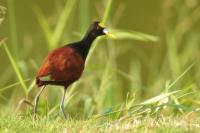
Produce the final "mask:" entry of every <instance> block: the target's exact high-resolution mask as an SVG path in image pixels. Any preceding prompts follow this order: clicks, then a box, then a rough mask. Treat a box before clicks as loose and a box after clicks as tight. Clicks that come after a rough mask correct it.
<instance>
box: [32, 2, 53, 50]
mask: <svg viewBox="0 0 200 133" xmlns="http://www.w3.org/2000/svg"><path fill="white" fill-rule="evenodd" d="M33 10H34V12H35V15H36V18H37V20H38V22H39V24H40V26H41V28H42V31H43V32H44V36H45V39H46V41H47V43H48V44H49V45H48V46H50V40H51V37H52V31H51V29H50V26H49V24H48V21H47V19H46V18H45V16H44V14H43V13H42V11H41V10H40V8H39V7H37V6H34V7H33Z"/></svg>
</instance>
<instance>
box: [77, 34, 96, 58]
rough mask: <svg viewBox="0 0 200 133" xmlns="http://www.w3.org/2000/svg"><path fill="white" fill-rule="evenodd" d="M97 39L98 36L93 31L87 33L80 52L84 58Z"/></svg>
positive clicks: (81, 43)
mask: <svg viewBox="0 0 200 133" xmlns="http://www.w3.org/2000/svg"><path fill="white" fill-rule="evenodd" d="M95 39H96V36H94V35H93V34H92V33H87V34H86V35H85V36H84V37H83V39H82V40H81V42H80V46H79V47H80V49H79V52H80V54H81V56H82V57H83V58H84V59H86V57H87V55H88V52H89V50H90V47H91V45H92V43H93V41H94V40H95Z"/></svg>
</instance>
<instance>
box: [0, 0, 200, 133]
mask: <svg viewBox="0 0 200 133" xmlns="http://www.w3.org/2000/svg"><path fill="white" fill-rule="evenodd" d="M127 2H128V1H127ZM93 4H94V5H96V6H94V7H95V8H91V5H93ZM123 4H124V5H126V7H125V8H123ZM135 4H137V2H135V3H134V4H133V5H135ZM144 4H145V3H144ZM152 4H153V3H152ZM18 5H20V3H19V4H18ZM45 5H46V3H45ZM153 5H154V4H153ZM5 6H6V7H8V9H7V10H5V9H6V8H4V7H2V6H0V15H1V16H0V26H2V27H3V25H4V24H7V25H5V26H4V27H6V28H7V29H6V30H5V29H4V30H1V31H6V32H8V34H7V37H8V40H7V41H6V40H5V39H3V38H0V50H1V51H0V53H1V54H2V56H1V57H0V59H1V60H2V62H3V63H2V65H1V66H0V72H1V76H0V82H1V84H0V85H1V86H0V99H1V102H0V106H1V107H0V117H1V119H0V132H37V131H38V130H40V131H41V132H67V131H68V132H117V131H121V132H125V131H126V132H132V131H135V132H181V133H182V132H198V128H199V126H200V125H199V118H200V113H199V109H200V108H199V105H200V100H199V99H200V97H199V77H200V72H199V67H200V64H199V48H200V47H199V42H200V39H199V30H197V29H198V23H199V20H200V17H199V16H200V15H199V9H200V7H199V5H195V6H194V5H193V7H191V6H192V5H189V6H188V5H187V2H185V3H184V2H177V1H176V0H171V1H170V2H161V5H160V6H161V7H162V8H160V10H159V12H160V15H159V16H160V18H156V20H157V19H158V21H156V22H157V24H158V25H157V26H156V27H157V29H156V28H155V29H153V30H152V31H151V32H148V30H143V32H144V31H147V33H156V34H155V35H156V36H155V35H151V34H147V33H143V32H138V31H135V30H130V29H132V28H133V27H134V26H135V25H134V24H132V22H133V21H131V20H132V19H133V18H131V17H130V16H132V15H133V14H132V13H131V14H128V15H129V17H130V23H129V22H128V21H127V22H126V21H125V22H122V21H124V20H125V19H126V18H124V16H123V15H124V14H127V12H126V10H128V9H129V8H130V7H129V6H128V4H126V2H122V4H121V5H120V3H118V2H116V1H114V0H109V1H102V2H99V1H93V2H92V3H91V2H89V1H88V0H86V1H84V2H83V1H81V2H78V1H77V0H74V1H69V0H67V1H64V2H57V3H56V5H55V8H56V9H55V10H56V11H57V12H56V13H55V12H54V13H51V10H53V9H51V10H48V12H50V13H48V14H47V13H46V10H45V9H46V8H42V7H40V6H41V5H40V4H39V3H37V2H33V3H31V4H30V5H29V7H31V8H30V9H32V14H31V13H29V15H28V16H34V17H35V18H34V22H36V21H37V22H38V23H37V24H36V26H37V28H35V27H34V25H31V26H33V27H30V29H28V31H29V32H23V30H25V29H23V26H21V27H20V28H21V29H20V30H19V28H18V26H20V25H19V22H21V23H22V21H19V20H20V18H21V17H20V12H18V10H19V7H17V6H16V5H15V3H14V1H13V0H7V5H5ZM15 6H16V7H15ZM47 7H48V5H47ZM77 7H80V8H77ZM142 7H143V6H142ZM150 7H151V6H150ZM90 8H91V10H92V12H91V10H90ZM122 9H124V10H125V13H124V12H123V10H122ZM134 9H135V8H134ZM8 11H9V12H8ZM53 11H54V10H53ZM95 11H96V12H97V13H96V12H95ZM7 12H8V18H7V17H5V14H6V13H7ZM144 12H145V13H146V14H147V15H146V16H143V18H145V17H148V16H149V13H150V12H148V11H146V10H144ZM116 14H117V15H116ZM121 15H122V16H121ZM141 15H142V12H141V14H140V13H138V16H135V17H136V18H134V22H135V21H136V22H139V23H141V24H144V23H143V22H142V21H141V20H140V19H141ZM74 16H77V19H78V20H77V21H74V19H73V17H74ZM83 16H86V17H83ZM115 17H116V18H115ZM152 17H153V16H152ZM93 18H98V20H101V21H102V22H104V23H105V24H106V25H107V26H108V27H109V28H110V29H111V31H112V32H113V34H114V35H115V38H113V39H111V38H99V39H97V40H96V41H95V42H94V44H93V45H92V48H91V50H90V53H89V55H88V58H87V61H86V68H85V71H84V73H83V76H82V77H81V79H80V80H79V81H78V82H76V83H75V84H73V85H72V86H71V87H70V88H69V89H68V90H67V91H68V92H67V96H66V97H67V98H66V102H65V110H66V111H68V113H69V114H70V118H69V119H68V120H67V121H65V120H64V119H63V118H62V115H60V114H58V112H59V102H60V95H61V94H59V91H58V89H60V87H55V86H48V89H46V90H45V92H44V94H43V95H42V96H41V99H40V103H39V113H38V117H39V119H38V120H33V119H32V107H30V106H29V105H26V104H23V103H20V102H21V101H22V100H28V101H32V100H33V99H34V96H35V94H36V91H38V90H37V89H36V87H35V81H34V77H35V73H36V71H37V69H38V67H39V65H40V64H41V61H42V60H43V57H44V56H45V55H46V54H47V52H48V51H50V50H52V49H54V48H56V47H59V46H60V43H61V44H62V43H63V42H65V43H66V42H70V41H71V40H73V39H76V40H79V39H80V38H81V36H83V34H84V32H85V30H86V29H87V27H88V25H89V24H90V23H91V21H92V20H93ZM137 18H138V19H139V20H137ZM7 20H9V22H10V23H8V21H7ZM116 20H118V21H119V22H118V21H116ZM145 20H146V19H145ZM72 21H73V22H72ZM75 22H76V23H75ZM123 23H124V24H125V25H124V24H123ZM151 23H152V20H149V23H146V22H145V25H151ZM23 24H24V23H23ZM23 24H21V25H23ZM25 24H26V23H25ZM25 24H24V25H25ZM135 24H137V23H135ZM77 25H81V26H77ZM126 26H127V27H129V28H130V29H129V28H123V27H126ZM143 26H144V25H143ZM159 26H160V27H159ZM118 27H120V28H118ZM134 28H135V29H141V26H139V27H134ZM2 29H3V28H2ZM8 29H9V30H8ZM35 29H37V30H35ZM156 30H159V31H158V32H154V31H156ZM141 31H142V30H141ZM6 32H5V33H6ZM74 33H75V34H74ZM42 35H43V36H42ZM69 38H70V39H69ZM69 40H70V41H69ZM19 44H20V45H19ZM137 44H138V45H137Z"/></svg>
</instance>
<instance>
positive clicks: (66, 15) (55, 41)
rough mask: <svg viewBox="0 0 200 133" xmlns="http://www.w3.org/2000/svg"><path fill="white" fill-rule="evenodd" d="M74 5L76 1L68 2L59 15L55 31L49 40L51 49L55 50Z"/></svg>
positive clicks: (70, 0) (69, 0)
mask: <svg viewBox="0 0 200 133" xmlns="http://www.w3.org/2000/svg"><path fill="white" fill-rule="evenodd" d="M75 5H76V0H68V1H67V3H66V4H65V7H64V9H63V11H62V13H61V16H60V18H59V20H58V23H57V25H56V28H55V31H54V33H53V36H52V38H51V45H50V47H51V48H55V46H56V45H57V44H58V42H59V41H60V38H61V35H62V33H63V31H64V28H65V26H66V25H67V21H69V20H70V14H72V10H73V9H74V7H75Z"/></svg>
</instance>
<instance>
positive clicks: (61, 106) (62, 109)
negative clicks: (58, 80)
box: [60, 87, 67, 119]
mask: <svg viewBox="0 0 200 133" xmlns="http://www.w3.org/2000/svg"><path fill="white" fill-rule="evenodd" d="M66 90H67V88H66V87H65V88H64V91H63V96H62V100H61V103H60V109H61V111H62V113H63V115H64V117H65V119H67V115H66V114H65V110H64V102H65V93H66Z"/></svg>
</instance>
